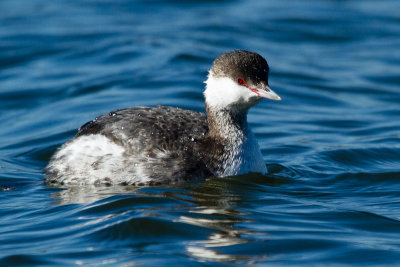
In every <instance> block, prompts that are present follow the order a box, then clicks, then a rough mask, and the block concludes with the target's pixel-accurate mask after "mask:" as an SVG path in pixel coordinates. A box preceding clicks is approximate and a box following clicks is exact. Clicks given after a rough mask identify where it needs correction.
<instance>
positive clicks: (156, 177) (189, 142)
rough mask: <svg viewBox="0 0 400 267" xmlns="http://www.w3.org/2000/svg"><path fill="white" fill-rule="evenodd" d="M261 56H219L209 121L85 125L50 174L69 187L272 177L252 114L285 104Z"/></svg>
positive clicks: (169, 113) (121, 120) (131, 111)
mask: <svg viewBox="0 0 400 267" xmlns="http://www.w3.org/2000/svg"><path fill="white" fill-rule="evenodd" d="M268 74H269V66H268V63H267V61H266V60H265V59H264V58H263V57H262V56H261V55H260V54H258V53H255V52H250V51H246V50H233V51H229V52H226V53H223V54H221V55H219V56H218V57H217V58H216V59H215V60H214V62H213V64H212V67H211V68H210V70H209V72H208V75H207V79H206V81H205V84H206V86H205V90H204V93H203V94H204V99H205V111H206V112H205V114H204V113H200V112H195V111H192V110H187V109H182V108H177V107H167V106H155V107H131V108H125V109H119V110H115V111H111V112H109V113H108V114H104V115H101V116H98V117H96V118H95V119H93V120H91V121H89V122H87V123H86V124H84V125H82V126H81V127H80V128H79V129H78V131H77V133H76V135H75V136H74V137H73V138H72V139H71V140H69V141H67V142H66V143H65V144H63V145H62V146H61V147H60V148H59V149H58V150H57V151H56V152H55V153H54V155H53V156H52V157H51V159H50V161H49V163H48V165H47V167H46V168H45V174H46V175H45V182H46V183H48V184H61V185H134V186H146V185H160V184H173V183H179V182H185V181H193V180H197V179H205V178H207V177H227V176H235V175H242V174H247V173H261V174H266V173H267V167H266V164H265V163H264V161H263V157H262V154H261V151H260V148H259V145H258V143H257V140H256V138H255V136H254V134H253V133H252V131H251V130H250V128H249V125H248V122H247V114H248V111H249V109H250V108H251V107H252V106H254V105H256V104H257V103H258V102H259V101H260V100H261V99H263V98H267V99H271V100H281V97H280V96H279V95H278V94H276V93H275V92H274V91H273V90H272V89H271V88H270V87H269V85H268Z"/></svg>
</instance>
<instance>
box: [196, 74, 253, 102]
mask: <svg viewBox="0 0 400 267" xmlns="http://www.w3.org/2000/svg"><path fill="white" fill-rule="evenodd" d="M205 83H206V85H207V86H206V90H205V91H204V97H205V100H206V103H207V104H208V105H209V106H210V107H211V108H213V109H216V110H219V109H223V108H227V107H230V106H232V105H237V106H243V107H244V108H250V107H251V106H252V105H254V104H256V103H257V102H258V101H259V100H260V98H259V97H258V96H257V94H256V93H254V92H252V91H250V90H249V89H248V88H247V87H245V86H243V85H239V84H238V83H237V82H236V81H233V80H232V79H230V78H227V77H214V75H213V74H212V73H210V74H209V75H208V79H207V81H205Z"/></svg>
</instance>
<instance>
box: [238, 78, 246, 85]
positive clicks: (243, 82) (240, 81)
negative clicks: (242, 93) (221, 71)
mask: <svg viewBox="0 0 400 267" xmlns="http://www.w3.org/2000/svg"><path fill="white" fill-rule="evenodd" d="M238 84H240V85H244V84H246V82H245V81H244V80H243V79H241V78H239V79H238Z"/></svg>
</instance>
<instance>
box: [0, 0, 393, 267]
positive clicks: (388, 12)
mask: <svg viewBox="0 0 400 267" xmlns="http://www.w3.org/2000/svg"><path fill="white" fill-rule="evenodd" d="M399 10H400V2H399V1H397V0H392V1H356V0H353V1H328V0H325V1H320V0H313V1H290V3H289V2H282V1H277V0H275V1H240V0H238V1H229V0H226V1H200V0H197V1H194V0H193V1H185V2H184V3H181V1H173V0H169V1H168V0H164V1H142V2H141V1H127V0H126V1H125V0H120V1H104V0H103V1H102V0H90V1H69V0H68V1H67V0H60V1H41V0H34V1H31V0H2V1H1V2H0V114H1V119H0V186H1V187H0V188H1V193H0V218H1V219H0V233H1V234H0V259H1V260H0V265H1V266H9V265H27V266H38V265H49V266H59V265H67V266H73V265H87V266H100V265H106V266H133V265H137V264H139V265H150V266H156V265H167V266H173V265H177V264H182V265H185V266H186V265H189V264H190V265H200V264H204V263H206V264H217V265H219V264H221V265H225V264H228V265H231V264H237V265H241V264H249V263H250V264H257V265H268V264H270V265H277V264H280V265H362V266H365V265H398V264H400V252H399V251H400V242H399V233H400V215H399V214H400V183H399V182H400V134H399V132H400V123H399V121H400V120H399V117H400V111H399V110H400V104H399V103H400V94H399V83H400V78H399V77H400V75H399V73H400V51H399V47H400V15H399V14H400V13H399ZM238 48H240V49H247V50H252V51H256V52H259V53H261V54H262V55H263V56H265V57H266V58H267V60H268V62H269V64H270V66H271V75H270V85H271V87H272V88H273V89H274V90H275V91H276V92H277V93H279V94H280V95H281V96H282V98H283V101H281V102H272V101H263V102H262V103H260V104H259V105H258V106H257V107H255V108H253V109H252V111H251V112H250V114H249V121H250V125H251V127H252V129H253V131H254V132H255V133H256V136H257V138H258V140H259V143H260V146H261V148H262V153H263V156H264V160H265V162H266V163H267V165H268V168H269V170H270V173H269V174H268V175H267V176H260V175H246V176H241V177H228V178H221V179H217V178H210V179H207V180H205V181H200V182H197V183H186V184H180V185H174V186H159V187H145V188H132V187H105V188H104V187H103V188H99V187H98V188H95V187H90V188H69V189H62V188H52V187H48V186H46V185H45V184H43V182H42V179H43V173H42V169H43V168H44V167H45V166H46V164H47V162H48V160H49V158H50V156H51V155H52V153H53V152H54V151H55V149H56V148H57V147H59V146H60V145H61V144H62V143H63V142H65V141H66V140H68V139H69V138H71V137H72V136H73V135H74V133H75V132H76V129H77V128H78V127H79V126H80V125H82V124H83V123H85V122H86V121H88V120H90V119H92V118H94V117H95V116H97V115H100V114H104V113H107V112H109V111H111V110H114V109H117V108H123V107H129V106H139V105H140V106H148V105H152V106H154V105H158V104H163V105H172V106H179V107H184V108H190V109H194V110H198V111H202V110H203V105H204V104H203V98H202V89H203V86H204V84H203V83H202V82H203V81H204V79H205V76H206V74H207V69H208V68H209V67H210V66H211V63H212V60H213V59H214V58H215V57H216V56H217V55H219V54H220V53H222V52H226V51H229V50H232V49H238Z"/></svg>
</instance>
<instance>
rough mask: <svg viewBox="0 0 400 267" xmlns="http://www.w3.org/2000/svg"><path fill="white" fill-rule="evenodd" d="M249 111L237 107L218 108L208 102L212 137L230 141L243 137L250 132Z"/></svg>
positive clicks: (207, 110)
mask: <svg viewBox="0 0 400 267" xmlns="http://www.w3.org/2000/svg"><path fill="white" fill-rule="evenodd" d="M247 111H248V110H247V109H246V110H242V109H238V108H235V107H226V108H219V109H216V108H214V107H210V106H209V105H207V103H206V113H207V122H208V127H209V134H210V137H212V138H217V139H223V140H226V141H229V142H235V141H238V139H243V138H244V137H245V136H246V135H247V132H248V124H247Z"/></svg>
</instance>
